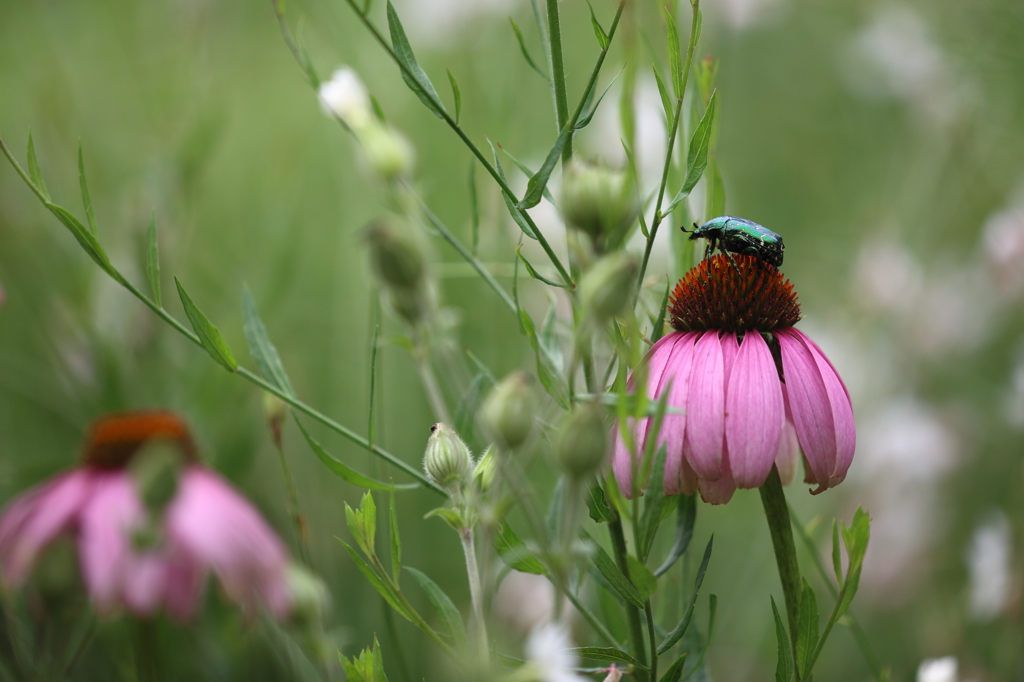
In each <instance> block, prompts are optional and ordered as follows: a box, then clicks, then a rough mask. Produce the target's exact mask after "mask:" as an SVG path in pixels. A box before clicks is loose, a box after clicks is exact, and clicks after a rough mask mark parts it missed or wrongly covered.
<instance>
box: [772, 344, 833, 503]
mask: <svg viewBox="0 0 1024 682" xmlns="http://www.w3.org/2000/svg"><path fill="white" fill-rule="evenodd" d="M792 332H793V330H792V329H786V330H779V331H778V332H776V338H777V339H778V340H779V347H780V349H781V351H782V371H783V374H784V376H785V379H786V394H787V396H788V398H789V407H790V410H791V411H792V413H793V426H794V427H795V428H796V435H797V439H798V440H799V441H800V447H801V448H803V451H804V456H805V457H806V458H807V462H808V464H810V466H811V471H813V472H814V477H815V478H816V479H817V480H818V489H817V490H815V491H814V492H815V493H819V492H821V491H823V490H825V489H827V488H828V487H829V480H830V479H831V478H832V472H833V471H835V468H836V451H837V447H836V426H835V419H834V417H833V416H832V404H831V402H830V401H829V393H828V388H827V387H826V386H825V380H824V379H823V378H822V376H821V370H820V369H818V363H817V361H816V360H815V358H814V355H813V354H812V353H811V351H810V349H809V348H808V347H807V346H806V344H804V343H803V342H802V341H801V340H800V337H799V336H797V335H796V334H793V333H792Z"/></svg>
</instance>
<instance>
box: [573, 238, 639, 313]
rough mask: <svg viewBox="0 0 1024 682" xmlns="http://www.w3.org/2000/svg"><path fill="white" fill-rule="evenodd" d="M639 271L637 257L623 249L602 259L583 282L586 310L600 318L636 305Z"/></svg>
mask: <svg viewBox="0 0 1024 682" xmlns="http://www.w3.org/2000/svg"><path fill="white" fill-rule="evenodd" d="M639 271H640V266H639V264H638V263H637V262H636V259H635V258H634V257H633V256H631V255H629V254H628V253H625V252H622V251H619V252H616V253H613V254H611V255H608V256H605V257H604V258H602V259H601V260H599V261H598V262H597V263H595V264H594V267H592V268H591V269H590V270H588V271H587V273H586V274H585V275H584V276H583V279H582V280H581V281H580V301H581V302H582V304H583V309H584V310H585V311H587V314H588V315H591V316H592V317H594V318H595V319H597V320H600V321H604V320H608V319H611V318H612V317H615V316H617V315H622V314H624V313H625V312H626V311H627V310H628V309H629V306H631V305H632V304H633V295H634V293H635V292H636V284H637V281H636V280H637V275H638V273H639Z"/></svg>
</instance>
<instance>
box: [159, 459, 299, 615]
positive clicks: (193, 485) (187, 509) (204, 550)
mask: <svg viewBox="0 0 1024 682" xmlns="http://www.w3.org/2000/svg"><path fill="white" fill-rule="evenodd" d="M165 526H166V528H167V532H168V535H169V536H170V537H171V538H172V539H173V540H174V541H176V542H180V543H181V545H182V547H184V548H185V549H186V550H187V551H188V552H189V553H190V554H192V555H194V556H196V557H197V558H199V559H200V560H201V561H202V562H203V563H205V564H207V565H209V566H210V567H211V568H212V569H213V572H214V573H215V574H216V575H217V577H218V578H219V580H220V582H221V585H222V586H223V587H224V591H225V593H227V595H228V596H229V597H230V598H231V599H233V600H234V601H236V602H238V603H239V604H241V605H242V606H243V608H245V609H247V610H249V611H250V612H251V611H252V610H254V609H255V608H256V606H257V605H258V604H259V603H260V602H261V601H262V602H263V603H264V604H266V605H267V606H268V607H269V608H272V609H275V608H276V609H281V608H282V603H283V602H282V599H283V597H282V595H285V597H284V598H285V599H286V597H287V586H286V583H285V567H286V564H287V560H288V555H287V552H286V551H285V548H284V545H282V544H281V541H280V540H279V539H278V537H277V535H276V534H275V533H274V531H272V530H271V529H270V527H269V526H267V524H266V522H265V521H264V520H263V518H262V517H261V516H260V514H259V512H257V511H256V509H255V508H254V507H253V506H252V505H251V504H249V502H248V501H246V499H245V498H243V497H242V496H241V495H239V494H238V493H236V492H235V491H234V490H233V489H232V488H231V486H229V485H228V484H227V483H226V482H224V481H223V480H222V479H221V478H220V477H219V476H217V475H216V474H215V473H213V472H212V471H210V470H208V469H205V468H203V467H200V466H189V467H187V468H186V469H185V471H184V472H183V473H182V475H181V479H180V481H179V487H178V496H177V497H176V498H175V499H174V501H173V502H172V503H171V504H170V505H169V506H168V508H167V511H166V524H165Z"/></svg>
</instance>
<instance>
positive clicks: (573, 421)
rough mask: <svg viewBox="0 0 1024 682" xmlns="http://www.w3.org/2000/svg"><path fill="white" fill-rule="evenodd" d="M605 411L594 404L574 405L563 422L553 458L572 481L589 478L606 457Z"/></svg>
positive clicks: (606, 430) (599, 405)
mask: <svg viewBox="0 0 1024 682" xmlns="http://www.w3.org/2000/svg"><path fill="white" fill-rule="evenodd" d="M604 418H605V409H604V407H603V406H602V405H601V404H600V403H597V402H588V403H583V404H580V405H577V406H576V407H575V408H573V410H572V412H570V413H569V414H568V415H567V416H566V417H565V419H563V421H562V427H561V429H559V431H558V435H557V436H556V437H555V454H557V455H558V463H559V464H560V465H561V467H562V470H563V471H564V472H565V473H566V474H567V475H568V476H570V477H571V478H575V479H582V478H586V477H587V476H590V475H591V474H593V473H594V472H596V471H597V470H598V469H600V468H601V465H602V464H604V461H605V458H606V457H607V456H608V427H607V425H606V424H605V419H604Z"/></svg>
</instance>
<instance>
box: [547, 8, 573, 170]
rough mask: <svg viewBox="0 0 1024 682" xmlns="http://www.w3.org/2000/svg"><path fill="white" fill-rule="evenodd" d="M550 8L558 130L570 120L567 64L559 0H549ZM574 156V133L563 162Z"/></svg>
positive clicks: (550, 57)
mask: <svg viewBox="0 0 1024 682" xmlns="http://www.w3.org/2000/svg"><path fill="white" fill-rule="evenodd" d="M547 9H548V64H549V65H550V67H551V87H552V88H553V90H554V93H555V118H556V120H557V121H558V130H559V131H561V130H562V128H564V127H565V122H566V121H567V120H569V102H568V99H567V98H566V94H565V65H564V64H563V63H562V28H561V23H560V20H559V18H558V0H547ZM571 158H572V135H569V137H568V138H567V139H566V141H565V146H563V147H562V162H563V163H564V162H566V161H568V160H569V159H571Z"/></svg>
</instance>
